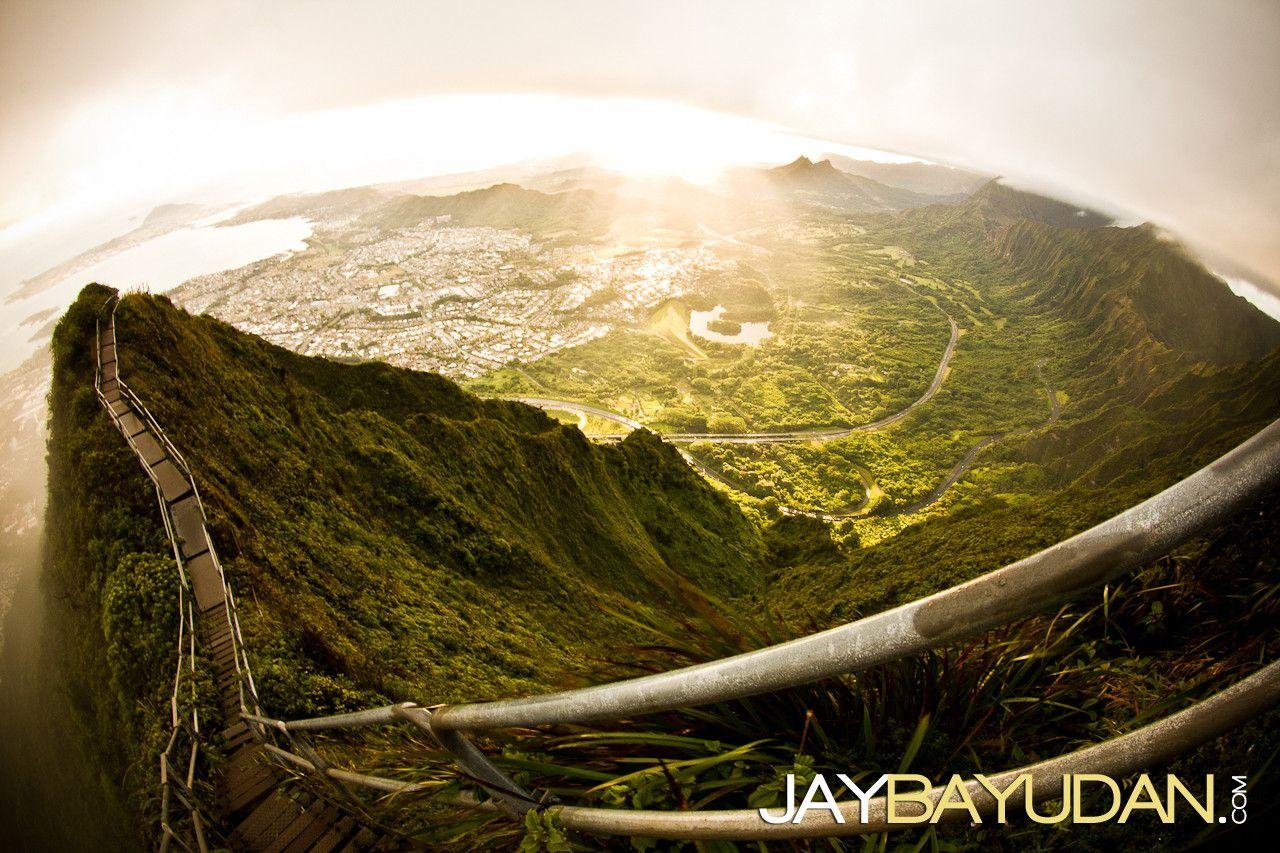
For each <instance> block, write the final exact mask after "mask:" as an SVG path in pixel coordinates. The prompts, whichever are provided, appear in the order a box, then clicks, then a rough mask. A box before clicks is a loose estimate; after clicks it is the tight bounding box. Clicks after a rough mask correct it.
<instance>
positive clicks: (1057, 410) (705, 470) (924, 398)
mask: <svg viewBox="0 0 1280 853" xmlns="http://www.w3.org/2000/svg"><path fill="white" fill-rule="evenodd" d="M904 283H905V281H904ZM946 317H947V323H948V324H949V325H950V327H951V338H950V340H948V341H947V348H946V350H945V351H944V352H943V353H942V359H941V360H940V361H939V362H938V369H937V370H936V371H934V374H933V381H932V382H930V383H929V387H928V388H927V389H925V392H924V393H923V394H921V395H920V397H919V399H917V400H916V401H915V402H913V403H912V404H911V405H909V406H907V407H906V408H904V409H902V410H901V411H899V412H895V413H894V414H892V415H887V416H886V417H883V418H880V419H879V420H876V421H872V422H870V423H866V424H861V425H859V426H852V427H815V428H813V429H800V430H785V431H774V432H731V433H730V432H674V433H660V435H661V436H662V438H663V439H665V440H666V441H669V442H671V443H673V444H694V443H696V442H702V441H705V442H712V443H716V444H789V443H798V442H818V443H821V442H826V441H834V440H836V439H841V438H846V437H848V436H850V435H852V434H853V433H855V432H875V431H877V430H882V429H885V428H887V427H890V426H893V425H894V424H896V423H899V422H900V421H902V420H904V419H905V418H906V417H907V416H908V415H910V414H911V413H912V412H913V411H915V410H916V409H917V408H919V407H920V406H923V405H924V404H925V403H927V402H929V401H930V400H931V399H933V397H934V396H935V395H936V394H937V393H938V391H940V390H941V389H942V383H943V382H945V381H946V378H947V374H948V373H949V371H950V368H951V358H952V356H953V355H954V354H955V349H956V343H957V342H958V341H959V339H960V326H959V324H958V323H956V320H955V318H954V317H952V316H951V315H950V314H947V315H946ZM1044 363H1045V359H1041V360H1040V361H1038V362H1036V378H1037V379H1039V380H1040V383H1041V384H1042V385H1043V386H1044V390H1045V394H1046V395H1047V396H1048V398H1049V407H1050V412H1049V417H1048V419H1046V420H1045V421H1044V423H1042V424H1038V425H1037V426H1034V427H1031V428H1030V429H1028V430H1026V431H1025V432H1034V431H1036V430H1040V429H1045V428H1047V427H1050V426H1052V425H1053V424H1055V423H1056V422H1057V421H1058V418H1059V417H1061V415H1062V411H1061V406H1060V405H1059V403H1058V396H1057V394H1056V393H1055V392H1054V390H1053V388H1052V387H1051V386H1050V385H1049V383H1048V382H1047V381H1045V378H1044V373H1043V371H1042V367H1043V366H1044ZM504 399H507V400H511V401H513V402H517V403H525V404H527V405H530V406H536V407H537V408H540V409H544V410H548V411H561V412H569V413H571V414H576V415H578V416H579V418H586V417H588V416H590V417H596V418H600V419H601V420H605V421H610V422H612V423H616V424H618V425H619V426H621V427H624V428H625V429H626V431H627V432H631V431H632V430H637V429H641V428H644V425H643V424H641V423H640V422H639V421H636V420H634V419H632V418H629V417H627V416H626V415H622V414H619V413H617V412H612V411H609V410H608V409H602V408H600V407H598V406H592V405H589V404H587V403H576V402H574V401H572V400H558V399H554V398H550V397H506V398H504ZM627 432H619V433H608V434H603V435H596V436H595V438H596V439H597V440H600V441H619V440H621V439H623V438H625V437H626V435H627ZM1009 435H1011V433H1008V432H999V433H996V434H995V435H990V436H987V437H986V438H984V439H982V440H981V441H979V442H978V443H977V444H975V445H974V446H973V447H971V448H970V449H969V451H968V452H967V453H965V455H964V456H963V457H962V458H961V459H960V461H959V462H957V463H956V465H955V467H953V468H952V469H951V471H950V473H948V474H947V476H946V477H945V478H943V480H942V482H941V483H939V484H938V485H937V487H936V488H935V489H934V490H933V491H932V492H930V493H929V494H928V495H926V496H925V497H924V498H922V499H921V500H919V501H917V502H916V503H914V504H911V505H910V506H908V507H905V508H903V509H898V510H894V511H893V512H891V513H889V515H911V514H914V513H918V512H921V511H922V510H924V509H926V508H928V507H929V506H931V505H932V504H934V503H936V502H937V501H938V500H939V499H940V498H941V497H942V496H943V495H944V494H946V493H947V491H948V490H949V489H950V488H951V487H952V486H954V485H955V484H956V483H958V482H959V481H960V479H961V478H962V477H964V475H965V474H967V473H968V472H969V469H970V468H972V467H973V463H974V462H975V461H976V460H977V458H978V456H979V454H981V453H982V451H984V450H986V449H987V448H988V447H990V446H991V445H992V444H994V443H996V442H997V441H1000V440H1001V439H1003V438H1005V437H1007V436H1009ZM680 455H681V456H682V457H683V458H684V460H685V461H686V462H687V463H688V464H689V465H690V467H692V468H694V469H695V470H697V471H698V472H699V473H701V474H702V475H703V476H704V477H707V478H708V479H711V480H715V481H716V482H717V483H720V484H721V485H723V486H725V487H726V488H729V489H732V490H734V491H738V492H742V491H745V490H744V489H743V488H742V486H741V485H740V484H738V483H736V482H734V481H733V480H731V479H729V478H728V477H726V476H725V475H724V474H722V473H721V472H719V471H716V470H715V469H713V468H711V467H710V466H708V465H707V464H705V463H704V462H702V461H701V460H699V459H698V458H697V457H695V456H693V455H692V454H690V453H688V452H687V451H684V450H681V451H680ZM857 473H858V478H859V479H860V480H861V481H862V486H863V498H862V502H861V503H860V504H859V505H858V506H856V507H853V508H852V509H848V510H843V511H839V512H826V511H818V510H807V509H799V508H797V507H792V506H780V507H778V510H779V512H781V513H782V514H783V515H792V516H803V517H806V518H816V519H820V520H822V521H828V522H832V521H841V520H843V519H848V518H857V517H859V516H864V515H867V514H868V513H869V512H870V510H871V509H872V493H873V492H874V491H877V488H876V484H875V481H874V479H872V478H871V477H870V476H869V474H868V473H867V472H864V471H858V472H857Z"/></svg>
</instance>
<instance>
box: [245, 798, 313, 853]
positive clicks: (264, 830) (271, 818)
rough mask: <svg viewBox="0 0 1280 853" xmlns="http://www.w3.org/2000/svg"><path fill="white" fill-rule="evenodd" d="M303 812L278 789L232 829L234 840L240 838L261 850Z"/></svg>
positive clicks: (249, 845) (253, 848)
mask: <svg viewBox="0 0 1280 853" xmlns="http://www.w3.org/2000/svg"><path fill="white" fill-rule="evenodd" d="M301 814H302V808H301V807H300V806H299V805H298V804H297V803H296V802H294V801H293V800H292V799H290V798H289V797H287V796H286V795H285V794H284V792H283V791H280V790H278V789H277V790H276V791H274V792H273V793H272V794H271V796H269V797H265V798H264V799H263V800H262V802H260V803H258V804H257V805H256V806H254V808H253V811H251V812H250V813H249V814H248V816H247V817H245V819H244V820H242V821H241V822H240V824H239V826H237V827H236V828H235V829H233V830H232V831H231V837H232V840H233V841H235V840H240V841H242V842H244V844H245V846H247V847H249V848H250V849H252V850H261V849H262V848H263V847H265V846H266V845H268V844H270V843H271V841H272V840H273V839H275V838H276V837H278V836H279V835H280V833H281V832H283V831H284V829H285V827H287V826H289V825H290V824H292V823H293V822H294V821H295V820H297V819H298V817H299V816H300V815H301Z"/></svg>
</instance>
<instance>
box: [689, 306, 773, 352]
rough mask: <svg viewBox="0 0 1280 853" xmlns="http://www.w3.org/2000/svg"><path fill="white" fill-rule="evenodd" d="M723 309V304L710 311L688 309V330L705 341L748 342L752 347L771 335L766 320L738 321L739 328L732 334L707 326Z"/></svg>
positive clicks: (721, 342)
mask: <svg viewBox="0 0 1280 853" xmlns="http://www.w3.org/2000/svg"><path fill="white" fill-rule="evenodd" d="M724 311H725V308H724V306H723V305H717V306H716V307H714V308H712V309H711V310H710V311H690V312H689V331H690V332H692V333H693V334H695V335H697V336H698V337H700V338H702V339H703V340H706V341H715V342H716V343H718V344H749V345H750V346H753V347H758V346H760V343H761V342H762V341H764V340H766V339H768V338H772V337H773V332H771V331H769V321H768V320H766V321H764V322H759V323H740V324H739V325H740V326H741V327H742V328H741V330H740V331H739V332H738V333H737V334H733V335H726V334H724V333H723V332H716V331H712V330H711V329H710V328H708V326H709V325H710V324H711V323H714V322H715V321H717V320H719V319H720V317H721V315H723V314H724Z"/></svg>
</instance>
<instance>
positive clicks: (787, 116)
mask: <svg viewBox="0 0 1280 853" xmlns="http://www.w3.org/2000/svg"><path fill="white" fill-rule="evenodd" d="M3 14H4V15H5V16H6V17H5V25H4V26H3V27H0V57H4V58H2V59H0V81H3V82H0V87H3V88H2V89H0V94H2V95H3V97H2V98H0V104H3V105H4V106H0V120H2V121H3V123H4V125H5V127H6V128H7V132H6V135H5V139H4V140H3V141H0V186H2V187H3V189H0V220H3V219H6V218H13V217H14V216H16V215H19V214H23V215H25V214H30V213H33V212H35V211H36V210H38V209H41V208H45V207H48V206H50V205H54V204H64V205H65V204H69V203H73V202H74V203H83V202H85V201H86V200H97V201H99V202H101V201H104V200H107V199H109V198H111V197H114V195H115V194H116V193H127V192H128V191H129V189H130V186H132V187H133V189H134V190H135V195H137V194H139V193H141V191H142V189H143V188H144V187H145V188H148V189H151V188H154V187H157V186H158V187H164V186H174V187H176V186H178V185H180V184H181V183H182V180H183V178H184V177H190V176H192V175H196V174H203V173H205V172H216V171H217V169H216V168H212V167H213V166H214V165H215V163H214V162H213V161H217V162H218V163H222V164H223V166H222V173H223V176H222V177H221V178H219V179H220V180H228V179H229V178H228V177H227V176H226V173H228V172H235V173H237V174H241V175H246V176H247V175H248V174H249V173H250V172H253V173H256V174H258V175H260V176H266V177H270V173H271V172H272V171H273V170H277V174H279V170H284V171H285V172H287V171H288V166H289V162H288V161H284V162H282V161H281V160H280V159H279V157H278V154H277V153H275V149H273V148H272V147H271V146H270V145H261V144H258V143H259V142H260V141H261V138H262V137H267V136H273V135H274V136H277V137H278V138H284V135H282V134H283V131H281V130H280V128H283V127H286V126H289V125H290V124H292V125H293V126H295V127H298V128H303V129H305V128H308V127H310V128H312V129H313V130H314V132H315V133H317V134H319V133H322V132H324V130H323V121H322V119H321V117H323V116H326V115H330V116H331V115H335V114H341V113H340V112H339V111H342V110H359V109H369V110H375V109H378V108H381V107H379V106H378V105H384V104H387V103H403V102H406V101H410V100H414V99H420V98H424V97H428V96H433V95H442V94H468V93H469V94H477V93H491V94H492V93H524V94H535V93H536V94H545V95H568V96H590V97H607V98H610V99H616V98H622V99H634V98H642V99H661V100H665V101H669V102H674V103H677V104H684V105H688V106H693V107H702V108H706V109H710V110H713V111H715V112H719V113H731V114H738V115H741V116H744V117H748V118H753V119H756V120H758V121H761V122H764V123H767V124H769V125H777V126H785V127H789V128H794V129H796V131H797V132H799V133H801V134H804V135H807V136H813V137H820V138H830V139H835V140H839V141H842V142H845V143H849V144H854V145H867V146H872V147H879V148H888V149H891V150H897V151H904V152H909V153H914V154H919V155H921V156H925V157H930V158H933V159H941V160H944V161H949V162H955V163H959V164H962V165H971V166H975V167H978V168H981V169H983V170H984V171H992V172H997V173H1002V174H1006V175H1009V176H1011V177H1014V178H1017V179H1021V180H1022V181H1023V182H1024V183H1030V184H1034V185H1037V186H1041V187H1046V188H1050V189H1053V190H1056V191H1058V192H1060V193H1063V194H1066V195H1068V196H1071V197H1074V198H1077V199H1080V200H1084V201H1095V202H1096V201H1097V200H1104V201H1107V202H1111V203H1112V204H1113V205H1116V206H1119V207H1122V208H1125V209H1128V210H1132V211H1136V212H1137V213H1139V214H1140V215H1142V216H1145V217H1148V218H1152V219H1155V220H1157V221H1159V222H1161V223H1162V224H1164V225H1166V226H1168V227H1170V228H1172V229H1173V230H1175V231H1177V232H1178V233H1179V234H1181V235H1182V236H1184V237H1188V238H1190V239H1191V240H1192V242H1194V243H1195V244H1196V245H1198V246H1200V247H1201V248H1202V249H1204V250H1205V251H1206V253H1207V254H1209V255H1211V256H1213V257H1214V258H1215V260H1218V261H1219V263H1220V265H1223V264H1227V265H1230V266H1232V267H1234V268H1242V269H1250V268H1251V269H1254V270H1256V271H1258V272H1260V273H1262V274H1263V275H1264V276H1265V277H1267V278H1269V279H1270V280H1272V281H1280V245H1278V241H1277V237H1276V235H1277V234H1280V227H1277V226H1278V225H1280V62H1278V60H1277V57H1276V54H1275V51H1274V46H1275V45H1276V44H1278V43H1280V6H1277V5H1276V4H1274V3H1268V2H1265V0H1257V2H1251V1H1250V0H1235V2H1223V3H1215V4H1212V5H1207V4H1199V3H1191V2H1177V0H1175V2H1163V0H1137V2H1126V3H1120V4H1117V3H1110V2H1100V0H1085V2H1076V3H1070V4H1050V3H1038V2H1011V0H1004V1H1003V2H997V0H984V1H983V2H967V3H964V4H954V3H942V2H938V3H922V2H903V3H893V4H889V3H878V2H832V3H826V2H823V3H788V4H785V5H779V4H775V3H748V2H734V3H728V2H708V3H698V4H677V3H643V4H641V3H634V4H597V3H580V2H559V3H546V4H527V3H508V4H501V3H494V2H489V3H479V4H468V5H467V7H466V8H465V9H464V8H462V7H460V6H457V5H455V4H442V3H380V4H359V5H358V6H353V5H350V4H340V3H335V2H314V3H280V4H269V5H265V6H262V5H260V4H248V3H237V4H229V5H228V4H196V3H183V2H176V3H174V2H165V3H154V4H136V3H135V4H127V5H120V6H117V5H114V4H92V5H86V4H80V3H75V2H65V0H64V2H62V3H59V2H56V0H55V2H52V3H49V2H46V3H41V4H35V3H10V4H9V5H8V6H6V7H5V11H4V12H3ZM602 120H603V119H602ZM611 120H613V119H611ZM483 126H487V125H483ZM474 129H475V128H474V127H472V128H468V127H466V126H459V125H454V126H441V127H439V128H438V131H437V132H438V134H440V135H449V134H453V135H456V136H459V137H461V138H468V139H470V138H472V137H469V136H468V132H469V130H474ZM534 129H536V126H535V127H534ZM529 130H530V126H529V125H528V124H526V125H524V126H519V125H515V126H512V127H510V128H508V129H507V130H505V131H503V130H501V129H499V130H495V131H494V132H495V133H503V132H505V133H508V134H517V135H519V134H526V133H528V131H529ZM255 134H258V135H259V137H260V139H259V140H255ZM532 136H536V134H531V137H532ZM484 143H485V139H484V138H482V137H481V138H477V139H476V142H475V144H474V145H473V146H472V147H473V148H475V147H476V146H481V145H483V144H484ZM395 147H396V146H394V145H387V146H386V148H388V149H392V148H395ZM381 151H382V149H381V148H377V147H373V148H370V147H365V148H360V147H353V148H352V149H350V150H348V151H347V152H346V158H347V159H348V160H354V159H357V158H360V157H366V156H370V155H371V154H376V155H377V156H382V154H381ZM95 152H96V153H95ZM104 152H112V153H110V155H109V156H107V154H105V153H104ZM255 152H256V153H258V154H261V155H262V157H261V163H260V164H259V165H257V166H252V165H251V164H250V165H243V164H245V163H246V162H247V161H246V158H248V160H252V157H253V155H254V154H255ZM113 158H114V159H113ZM341 160H342V157H341V152H339V154H337V155H335V156H334V157H333V158H331V159H330V161H329V166H330V168H332V169H333V170H334V171H335V174H339V173H343V171H344V169H346V168H347V167H346V166H345V165H344V163H342V162H340V161H341ZM113 163H118V164H119V165H118V166H113ZM113 175H116V176H118V177H119V178H120V180H114V179H113V178H112V176H113Z"/></svg>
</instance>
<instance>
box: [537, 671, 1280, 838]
mask: <svg viewBox="0 0 1280 853" xmlns="http://www.w3.org/2000/svg"><path fill="white" fill-rule="evenodd" d="M1277 704H1280V661H1277V662H1275V663H1272V664H1270V665H1269V666H1267V667H1265V668H1263V669H1262V670H1260V671H1258V672H1256V673H1254V674H1253V675H1251V676H1249V677H1248V678H1245V679H1243V680H1241V681H1239V682H1237V683H1236V684H1234V685H1232V686H1231V687H1228V688H1227V689H1226V690H1223V691H1222V692H1220V693H1218V694H1216V695H1215V696H1212V697H1210V698H1209V699H1206V700H1204V701H1203V702H1199V703H1197V704H1195V705H1192V706H1191V707H1190V708H1187V709H1186V710H1184V711H1179V712H1178V713H1176V714H1172V715H1170V716H1168V717H1165V718H1163V719H1161V720H1158V721H1157V722H1154V723H1151V724H1149V725H1146V726H1143V727H1142V728H1140V729H1136V730H1135V731H1132V732H1129V733H1128V734H1124V735H1121V736H1119V737H1116V738H1112V739H1111V740H1108V741H1103V742H1102V743H1099V744H1095V745H1093V746H1089V747H1085V748H1084V749H1079V750H1076V751H1075V752H1070V753H1067V754H1066V755H1061V756H1058V757H1056V758H1051V759H1048V760H1047V761H1041V762H1039V763H1036V764H1031V765H1027V766H1025V767H1020V768H1018V769H1016V770H1010V771H1007V772H1005V773H1000V774H998V775H995V776H991V777H989V779H988V781H989V783H990V784H991V785H993V786H994V787H996V788H997V789H998V790H1001V791H1005V790H1008V789H1009V788H1010V786H1012V785H1014V784H1015V782H1016V781H1017V779H1018V777H1019V776H1022V775H1027V776H1030V777H1031V784H1030V786H1029V787H1030V793H1031V796H1032V798H1033V800H1034V801H1035V802H1037V803H1044V802H1046V801H1048V800H1051V799H1057V798H1060V797H1062V796H1063V776H1064V775H1068V774H1070V775H1074V774H1081V773H1098V774H1103V775H1106V776H1111V777H1113V778H1120V777H1124V776H1128V775H1130V774H1132V773H1136V772H1138V771H1140V770H1147V769H1150V768H1152V767H1158V766H1160V765H1163V764H1167V763H1168V762H1169V761H1171V760H1172V759H1173V758H1175V757H1177V756H1179V755H1181V754H1183V753H1185V752H1187V751H1189V750H1191V749H1194V748H1195V747H1197V746H1200V745H1201V744H1204V743H1207V742H1208V741H1210V740H1212V739H1213V738H1215V737H1219V736H1221V735H1223V734H1225V733H1227V732H1229V731H1231V730H1232V729H1234V728H1236V727H1237V726H1240V725H1242V724H1244V723H1246V722H1248V721H1249V720H1251V719H1253V718H1254V717H1256V716H1258V715H1259V714H1261V713H1262V712H1264V711H1266V710H1268V709H1270V708H1272V707H1275V706H1276V705H1277ZM965 787H966V789H967V791H968V793H969V796H970V797H971V798H972V800H973V802H974V805H975V806H976V807H977V809H978V812H979V814H981V815H983V816H988V815H991V814H992V813H993V812H995V811H996V806H997V803H996V800H995V798H994V797H993V796H992V795H991V793H990V792H989V791H987V789H986V788H985V787H984V786H983V785H982V784H981V783H979V782H978V781H976V780H971V781H969V782H967V783H965ZM944 791H945V787H935V788H933V789H931V790H930V791H929V792H928V797H929V800H930V802H931V803H932V805H931V806H930V811H931V812H932V811H933V809H934V808H935V807H936V806H937V804H938V802H939V801H940V800H941V798H942V794H943V792H944ZM1026 796H1027V787H1026V786H1023V787H1020V788H1019V789H1018V790H1017V791H1016V792H1015V793H1013V794H1011V795H1010V797H1009V799H1008V800H1007V802H1006V807H1007V808H1008V807H1012V808H1021V807H1022V806H1023V804H1024V803H1025V800H1026ZM953 797H954V795H953ZM952 801H954V799H953V800H952ZM859 808H860V803H859V802H858V801H857V800H852V801H847V802H842V803H840V812H841V815H842V816H843V818H844V823H838V822H836V820H835V819H834V817H833V816H832V815H831V814H830V813H829V812H827V811H825V810H823V809H816V810H813V811H809V812H807V813H806V814H805V815H804V817H803V818H802V819H801V820H800V821H799V822H798V823H782V824H770V823H767V822H765V821H764V820H763V819H762V818H761V817H760V814H759V812H758V811H757V810H756V809H735V810H723V811H686V812H664V811H646V810H631V809H605V808H589V807H580V806H566V807H564V808H561V809H558V810H557V811H558V814H559V818H560V823H561V825H562V826H564V827H565V828H566V829H572V830H576V831H579V832H587V833H592V834H596V835H628V836H638V837H642V838H670V839H678V840H682V841H709V840H715V839H720V840H736V841H755V840H759V841H767V840H772V839H777V840H785V839H797V838H826V837H830V836H835V835H858V834H863V833H870V832H885V831H892V830H898V829H911V828H916V827H919V826H920V824H919V823H905V822H894V823H890V822H889V820H888V811H887V801H886V799H885V798H884V797H877V798H874V799H870V800H869V801H868V810H867V821H866V822H865V823H863V822H862V820H861V815H860V814H859ZM773 811H774V812H776V811H777V810H773ZM908 811H909V810H907V809H904V810H903V812H902V813H903V814H907V813H908ZM921 811H922V809H920V808H916V809H915V810H914V811H909V814H911V815H919V814H920V813H921ZM944 817H945V818H946V819H956V818H971V816H970V814H969V812H968V811H966V810H963V809H949V810H947V811H946V812H944Z"/></svg>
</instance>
